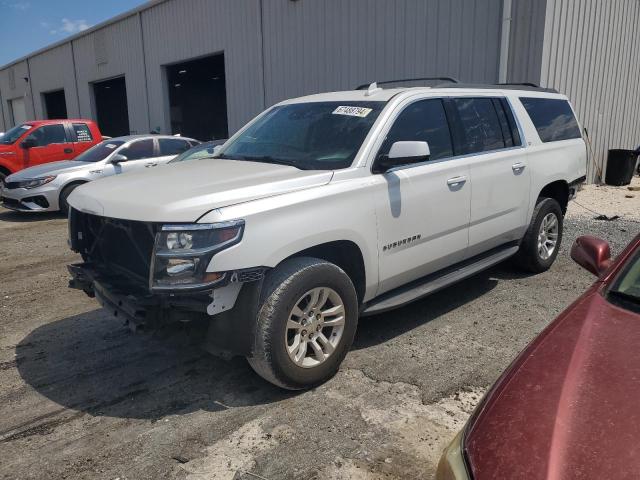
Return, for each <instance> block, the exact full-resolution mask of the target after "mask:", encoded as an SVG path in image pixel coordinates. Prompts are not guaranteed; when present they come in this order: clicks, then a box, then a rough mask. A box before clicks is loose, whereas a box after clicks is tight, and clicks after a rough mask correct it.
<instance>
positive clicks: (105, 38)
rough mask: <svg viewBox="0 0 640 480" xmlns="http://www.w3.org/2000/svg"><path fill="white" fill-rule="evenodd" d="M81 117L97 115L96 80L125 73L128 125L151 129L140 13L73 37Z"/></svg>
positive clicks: (140, 130) (139, 130)
mask: <svg viewBox="0 0 640 480" xmlns="http://www.w3.org/2000/svg"><path fill="white" fill-rule="evenodd" d="M73 51H74V56H75V64H76V65H75V68H76V76H77V77H76V78H77V82H78V96H79V98H80V116H82V117H89V118H95V117H96V111H95V105H94V104H93V102H94V96H93V92H92V89H93V85H92V83H93V82H97V81H100V80H107V79H110V78H114V77H119V76H122V75H124V78H125V84H126V88H127V104H128V111H129V128H130V129H131V132H132V133H144V132H148V131H149V119H148V114H147V105H148V101H147V88H146V86H145V73H144V63H143V58H144V56H143V51H142V34H141V30H140V20H139V18H138V15H133V16H130V17H127V18H125V19H123V20H120V21H119V22H116V23H113V24H111V25H107V26H105V27H103V28H101V29H100V30H96V31H93V32H90V33H89V34H87V35H84V36H81V37H79V38H77V39H75V40H73Z"/></svg>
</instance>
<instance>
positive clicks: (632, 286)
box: [609, 250, 640, 311]
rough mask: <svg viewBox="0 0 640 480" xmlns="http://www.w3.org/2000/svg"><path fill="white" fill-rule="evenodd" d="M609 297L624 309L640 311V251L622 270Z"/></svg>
mask: <svg viewBox="0 0 640 480" xmlns="http://www.w3.org/2000/svg"><path fill="white" fill-rule="evenodd" d="M609 297H610V298H612V299H615V300H619V302H617V303H618V304H619V305H620V306H622V307H625V306H626V307H628V309H633V310H636V311H640V250H638V251H637V252H636V254H635V255H634V256H633V257H632V258H631V260H630V261H629V262H628V263H627V265H625V267H624V268H623V269H622V272H621V273H620V274H619V275H618V278H616V280H615V282H614V283H613V286H612V287H611V289H610V290H609Z"/></svg>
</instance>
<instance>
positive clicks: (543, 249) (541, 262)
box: [515, 198, 563, 273]
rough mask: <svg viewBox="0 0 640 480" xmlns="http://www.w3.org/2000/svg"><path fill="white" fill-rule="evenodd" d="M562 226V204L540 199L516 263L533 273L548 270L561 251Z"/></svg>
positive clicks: (548, 199)
mask: <svg viewBox="0 0 640 480" xmlns="http://www.w3.org/2000/svg"><path fill="white" fill-rule="evenodd" d="M562 226H563V216H562V209H561V208H560V204H559V203H558V202H557V201H556V200H555V199H553V198H539V199H538V203H537V204H536V208H535V209H534V211H533V215H532V218H531V223H530V224H529V228H528V229H527V232H526V233H525V236H524V238H523V239H522V243H521V244H520V250H519V251H518V253H517V255H516V257H515V261H516V263H517V264H518V265H519V266H520V267H521V268H523V269H524V270H527V271H529V272H532V273H540V272H544V271H546V270H548V269H549V268H550V267H551V265H553V262H554V261H555V259H556V257H557V256H558V250H560V243H561V242H562Z"/></svg>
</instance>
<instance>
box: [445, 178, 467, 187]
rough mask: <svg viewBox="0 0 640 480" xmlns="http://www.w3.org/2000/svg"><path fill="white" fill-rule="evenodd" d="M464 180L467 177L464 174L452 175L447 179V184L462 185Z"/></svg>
mask: <svg viewBox="0 0 640 480" xmlns="http://www.w3.org/2000/svg"><path fill="white" fill-rule="evenodd" d="M466 181H467V177H465V176H464V175H463V176H460V177H453V178H450V179H449V180H447V185H449V186H450V187H457V186H458V185H463V184H464V183H465V182H466Z"/></svg>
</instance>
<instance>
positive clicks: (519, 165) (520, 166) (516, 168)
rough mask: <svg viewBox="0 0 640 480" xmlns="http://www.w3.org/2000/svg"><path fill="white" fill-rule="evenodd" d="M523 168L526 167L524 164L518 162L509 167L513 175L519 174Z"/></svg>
mask: <svg viewBox="0 0 640 480" xmlns="http://www.w3.org/2000/svg"><path fill="white" fill-rule="evenodd" d="M525 167H526V165H525V164H524V163H522V162H518V163H514V164H513V165H511V170H513V172H514V173H520V172H521V171H523V170H524V169H525Z"/></svg>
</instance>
